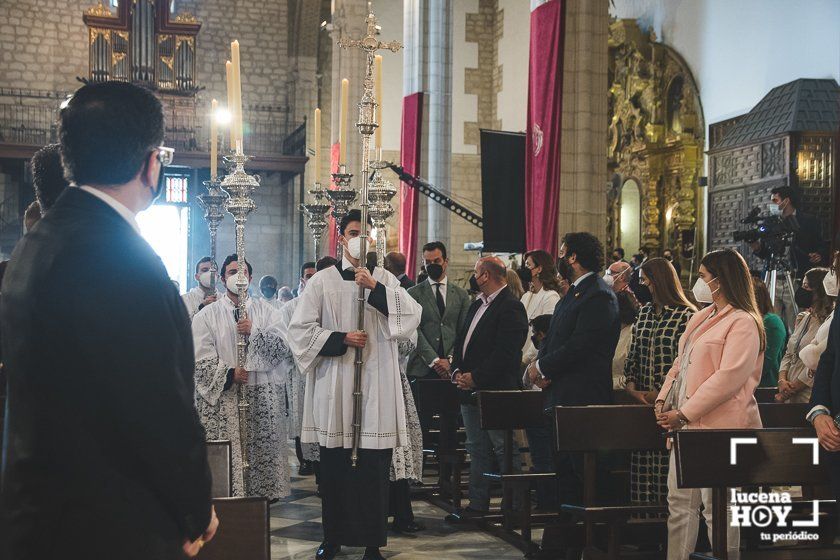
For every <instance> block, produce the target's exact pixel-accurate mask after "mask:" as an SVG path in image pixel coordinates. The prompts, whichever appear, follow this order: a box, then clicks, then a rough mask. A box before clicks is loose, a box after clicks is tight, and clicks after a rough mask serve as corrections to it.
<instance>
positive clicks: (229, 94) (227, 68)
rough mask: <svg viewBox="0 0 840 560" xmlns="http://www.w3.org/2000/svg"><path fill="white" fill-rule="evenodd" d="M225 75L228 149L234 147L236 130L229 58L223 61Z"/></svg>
mask: <svg viewBox="0 0 840 560" xmlns="http://www.w3.org/2000/svg"><path fill="white" fill-rule="evenodd" d="M225 77H226V78H227V110H228V113H229V114H230V117H231V118H230V122H229V123H228V127H229V128H230V149H231V150H233V149H234V148H236V130H235V125H234V122H233V112H234V108H233V104H234V103H233V99H234V97H233V66H232V65H231V63H230V60H228V61H227V62H225Z"/></svg>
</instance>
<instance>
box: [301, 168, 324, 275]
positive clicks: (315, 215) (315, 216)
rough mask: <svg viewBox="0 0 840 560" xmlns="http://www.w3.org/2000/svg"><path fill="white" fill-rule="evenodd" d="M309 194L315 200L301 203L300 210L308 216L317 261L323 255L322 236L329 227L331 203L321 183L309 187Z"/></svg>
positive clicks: (307, 220)
mask: <svg viewBox="0 0 840 560" xmlns="http://www.w3.org/2000/svg"><path fill="white" fill-rule="evenodd" d="M309 194H311V195H312V197H313V198H314V201H313V202H309V203H305V204H301V205H300V211H301V212H302V213H303V214H304V215H305V216H306V225H307V227H309V232H310V233H311V234H312V240H313V241H314V242H315V261H317V260H318V259H319V258H320V257H321V236H323V235H324V229H325V228H326V227H327V213H328V212H329V211H330V205H329V203H328V202H327V196H326V194H324V189H323V188H322V187H321V183H315V185H314V186H313V187H312V188H311V189H309Z"/></svg>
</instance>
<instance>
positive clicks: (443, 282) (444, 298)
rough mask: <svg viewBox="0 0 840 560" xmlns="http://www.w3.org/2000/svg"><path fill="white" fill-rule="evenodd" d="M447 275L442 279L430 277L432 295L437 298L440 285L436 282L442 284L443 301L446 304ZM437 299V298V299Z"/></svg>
mask: <svg viewBox="0 0 840 560" xmlns="http://www.w3.org/2000/svg"><path fill="white" fill-rule="evenodd" d="M446 283H447V281H446V276H444V277H443V278H441V279H440V280H432V279H431V278H429V285H431V286H432V295H433V296H434V297H435V298H437V291H438V287H437V286H435V284H440V295H441V296H442V297H443V303H444V305H446ZM436 301H437V300H436Z"/></svg>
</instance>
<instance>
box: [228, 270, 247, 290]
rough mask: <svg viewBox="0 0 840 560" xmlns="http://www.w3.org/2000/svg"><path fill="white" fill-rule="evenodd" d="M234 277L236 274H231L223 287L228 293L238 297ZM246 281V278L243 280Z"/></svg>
mask: <svg viewBox="0 0 840 560" xmlns="http://www.w3.org/2000/svg"><path fill="white" fill-rule="evenodd" d="M236 277H237V275H236V274H232V275H231V276H230V277H229V278H228V279H227V281H226V282H225V286H226V287H227V289H228V290H230V292H231V293H234V294H237V295H239V291H238V289H237V288H236ZM247 279H248V278H247V277H246V278H245V280H247ZM246 290H247V289H246Z"/></svg>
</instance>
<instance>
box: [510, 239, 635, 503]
mask: <svg viewBox="0 0 840 560" xmlns="http://www.w3.org/2000/svg"><path fill="white" fill-rule="evenodd" d="M559 257H560V259H559V264H560V270H559V272H560V274H561V275H562V276H563V277H564V278H568V279H569V281H571V283H572V284H571V286H570V287H569V291H568V293H566V295H565V297H564V298H563V299H562V300H560V303H558V304H557V307H556V308H555V310H554V315H553V316H552V318H551V326H550V327H549V330H548V336H546V338H545V339H544V340H543V342H542V344H541V345H540V351H539V354H538V355H537V359H536V360H535V361H534V362H533V363H531V364H530V365H529V366H528V370H527V373H528V377H529V378H530V381H531V383H533V384H536V385H537V386H540V387H543V388H544V390H547V391H548V398H547V401H546V405H547V406H548V408H549V410H551V409H553V408H554V407H555V406H557V405H567V406H573V405H591V404H611V403H612V402H613V401H612V391H613V389H612V359H613V355H614V354H615V347H616V344H618V334H619V331H620V330H621V323H620V321H619V317H618V303H617V302H616V297H615V294H614V293H613V291H612V289H610V288H609V287H608V286H607V285H606V283H604V281H603V279H601V277H600V276H598V272H600V271H601V269H602V268H603V266H604V248H603V246H602V245H601V242H600V241H598V238H597V237H595V236H594V235H592V234H591V233H585V232H580V233H568V234H566V235H565V237H564V238H563V244H562V245H561V246H560V253H559ZM546 439H547V441H549V442H550V441H551V438H546ZM557 468H558V484H559V487H560V488H559V491H560V494H559V497H560V500H561V503H568V504H577V503H580V498H581V478H580V477H581V474H582V473H581V471H582V460H581V458H580V457H579V456H572V455H568V454H566V455H562V454H561V456H559V457H558V465H557Z"/></svg>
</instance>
